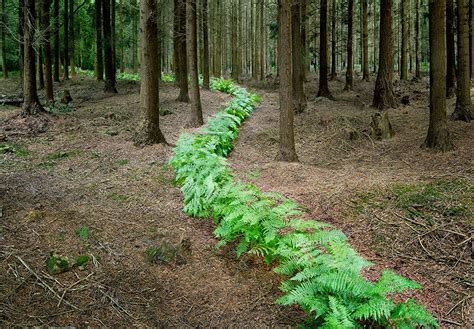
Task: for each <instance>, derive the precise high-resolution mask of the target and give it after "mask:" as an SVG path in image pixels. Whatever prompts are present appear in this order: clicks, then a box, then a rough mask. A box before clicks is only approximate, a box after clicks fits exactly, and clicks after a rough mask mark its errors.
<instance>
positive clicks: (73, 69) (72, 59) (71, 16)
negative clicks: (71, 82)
mask: <svg viewBox="0 0 474 329" xmlns="http://www.w3.org/2000/svg"><path fill="white" fill-rule="evenodd" d="M69 20H70V23H69V24H70V25H69V31H70V33H71V36H70V39H69V40H70V43H71V48H70V50H71V51H70V52H69V56H70V63H71V75H72V76H73V77H75V76H76V60H75V52H76V50H75V38H76V36H75V30H74V0H69Z"/></svg>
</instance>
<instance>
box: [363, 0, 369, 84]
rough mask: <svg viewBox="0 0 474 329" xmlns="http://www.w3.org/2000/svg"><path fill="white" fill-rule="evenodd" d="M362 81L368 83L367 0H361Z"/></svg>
mask: <svg viewBox="0 0 474 329" xmlns="http://www.w3.org/2000/svg"><path fill="white" fill-rule="evenodd" d="M361 5H362V59H363V60H362V80H364V81H370V68H369V23H368V0H362V3H361Z"/></svg>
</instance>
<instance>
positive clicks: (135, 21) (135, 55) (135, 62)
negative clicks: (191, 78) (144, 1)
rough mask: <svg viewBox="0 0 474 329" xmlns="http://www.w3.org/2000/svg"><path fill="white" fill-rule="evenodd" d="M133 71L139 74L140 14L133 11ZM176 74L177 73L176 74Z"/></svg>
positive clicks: (135, 0)
mask: <svg viewBox="0 0 474 329" xmlns="http://www.w3.org/2000/svg"><path fill="white" fill-rule="evenodd" d="M137 1H138V0H134V2H133V4H134V5H137ZM132 35H133V39H132V70H133V73H137V72H138V45H137V44H138V42H137V39H138V14H137V12H136V10H133V15H132ZM175 74H176V72H175Z"/></svg>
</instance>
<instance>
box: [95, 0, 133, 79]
mask: <svg viewBox="0 0 474 329" xmlns="http://www.w3.org/2000/svg"><path fill="white" fill-rule="evenodd" d="M135 42H136V41H135ZM102 45H103V40H102V0H95V48H96V55H95V56H96V59H95V61H96V78H97V81H103V80H104V57H103V54H104V50H103V47H102Z"/></svg>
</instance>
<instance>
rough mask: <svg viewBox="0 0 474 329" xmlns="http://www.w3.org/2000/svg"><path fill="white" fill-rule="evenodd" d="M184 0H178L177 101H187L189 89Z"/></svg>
mask: <svg viewBox="0 0 474 329" xmlns="http://www.w3.org/2000/svg"><path fill="white" fill-rule="evenodd" d="M185 1H186V0H178V6H177V9H178V17H177V18H178V20H179V24H178V25H177V26H178V28H179V30H178V37H179V40H178V58H179V60H178V66H179V69H178V72H177V73H178V74H179V77H178V78H177V80H178V83H179V96H178V101H179V102H185V103H187V102H189V90H188V65H187V58H186V57H187V49H186V48H187V47H186V46H187V45H186V2H185Z"/></svg>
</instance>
